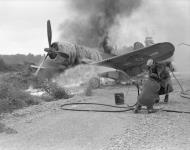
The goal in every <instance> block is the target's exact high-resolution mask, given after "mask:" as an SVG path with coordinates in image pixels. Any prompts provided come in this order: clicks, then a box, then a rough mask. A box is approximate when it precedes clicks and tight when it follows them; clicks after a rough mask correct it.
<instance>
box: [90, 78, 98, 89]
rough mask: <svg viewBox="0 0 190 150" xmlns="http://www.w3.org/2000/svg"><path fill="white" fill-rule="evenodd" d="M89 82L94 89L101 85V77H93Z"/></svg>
mask: <svg viewBox="0 0 190 150" xmlns="http://www.w3.org/2000/svg"><path fill="white" fill-rule="evenodd" d="M89 83H90V85H91V87H92V88H93V89H97V88H99V87H100V78H98V77H93V78H91V79H90V80H89Z"/></svg>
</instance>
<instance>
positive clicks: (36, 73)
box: [34, 54, 48, 76]
mask: <svg viewBox="0 0 190 150" xmlns="http://www.w3.org/2000/svg"><path fill="white" fill-rule="evenodd" d="M47 56H48V54H47V55H46V56H45V57H44V59H43V60H42V62H41V63H40V65H39V66H38V69H37V70H36V72H35V73H34V75H35V76H37V75H38V73H39V71H40V69H41V67H42V65H43V64H44V61H45V60H46V58H47Z"/></svg>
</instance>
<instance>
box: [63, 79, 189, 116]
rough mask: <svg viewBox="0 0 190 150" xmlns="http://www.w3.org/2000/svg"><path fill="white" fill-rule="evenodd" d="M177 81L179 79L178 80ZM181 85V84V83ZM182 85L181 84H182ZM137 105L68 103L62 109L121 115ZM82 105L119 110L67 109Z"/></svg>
mask: <svg viewBox="0 0 190 150" xmlns="http://www.w3.org/2000/svg"><path fill="white" fill-rule="evenodd" d="M176 79H177V78H176ZM179 83H180V82H179ZM180 85H181V84H180ZM135 86H136V87H137V90H138V95H139V93H140V92H139V85H138V84H136V85H135ZM136 104H137V103H135V104H134V105H131V106H129V105H128V106H125V107H124V106H123V107H122V106H115V105H108V104H101V103H66V104H63V105H61V109H62V110H66V111H83V112H84V111H85V112H111V113H119V112H127V111H131V110H134V109H135V106H136ZM80 105H90V106H104V107H108V108H116V109H117V110H105V109H102V110H100V109H98V110H97V109H77V108H67V106H71V107H72V106H80ZM158 110H160V111H165V112H173V113H186V114H190V111H180V110H169V109H163V108H161V109H158Z"/></svg>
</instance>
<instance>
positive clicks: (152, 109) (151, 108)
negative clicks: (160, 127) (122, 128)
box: [147, 106, 156, 114]
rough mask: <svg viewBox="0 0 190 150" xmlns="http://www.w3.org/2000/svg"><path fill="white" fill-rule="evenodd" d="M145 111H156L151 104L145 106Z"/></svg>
mask: <svg viewBox="0 0 190 150" xmlns="http://www.w3.org/2000/svg"><path fill="white" fill-rule="evenodd" d="M147 111H148V113H149V114H150V113H155V112H156V110H155V109H154V108H153V106H147Z"/></svg>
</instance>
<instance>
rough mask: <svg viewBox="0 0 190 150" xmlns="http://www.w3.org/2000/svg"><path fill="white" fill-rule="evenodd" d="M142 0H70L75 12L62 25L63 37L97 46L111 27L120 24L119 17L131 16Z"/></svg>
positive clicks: (71, 8)
mask: <svg viewBox="0 0 190 150" xmlns="http://www.w3.org/2000/svg"><path fill="white" fill-rule="evenodd" d="M141 3H142V1H141V0H77V1H76V0H70V1H69V5H68V7H69V8H70V11H71V12H72V13H73V12H74V13H73V16H72V17H71V18H70V19H67V20H65V21H64V22H63V23H62V24H61V26H60V30H61V31H62V34H61V39H62V40H63V39H65V40H69V41H72V42H76V43H78V44H82V45H85V46H89V47H97V46H98V45H99V43H100V42H101V41H102V40H103V38H104V37H105V36H106V35H108V36H109V34H110V33H109V31H110V29H111V28H112V27H113V26H115V25H119V23H120V22H119V21H118V18H120V17H129V16H130V15H131V14H132V13H133V12H134V11H135V10H136V9H137V8H139V6H141Z"/></svg>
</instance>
